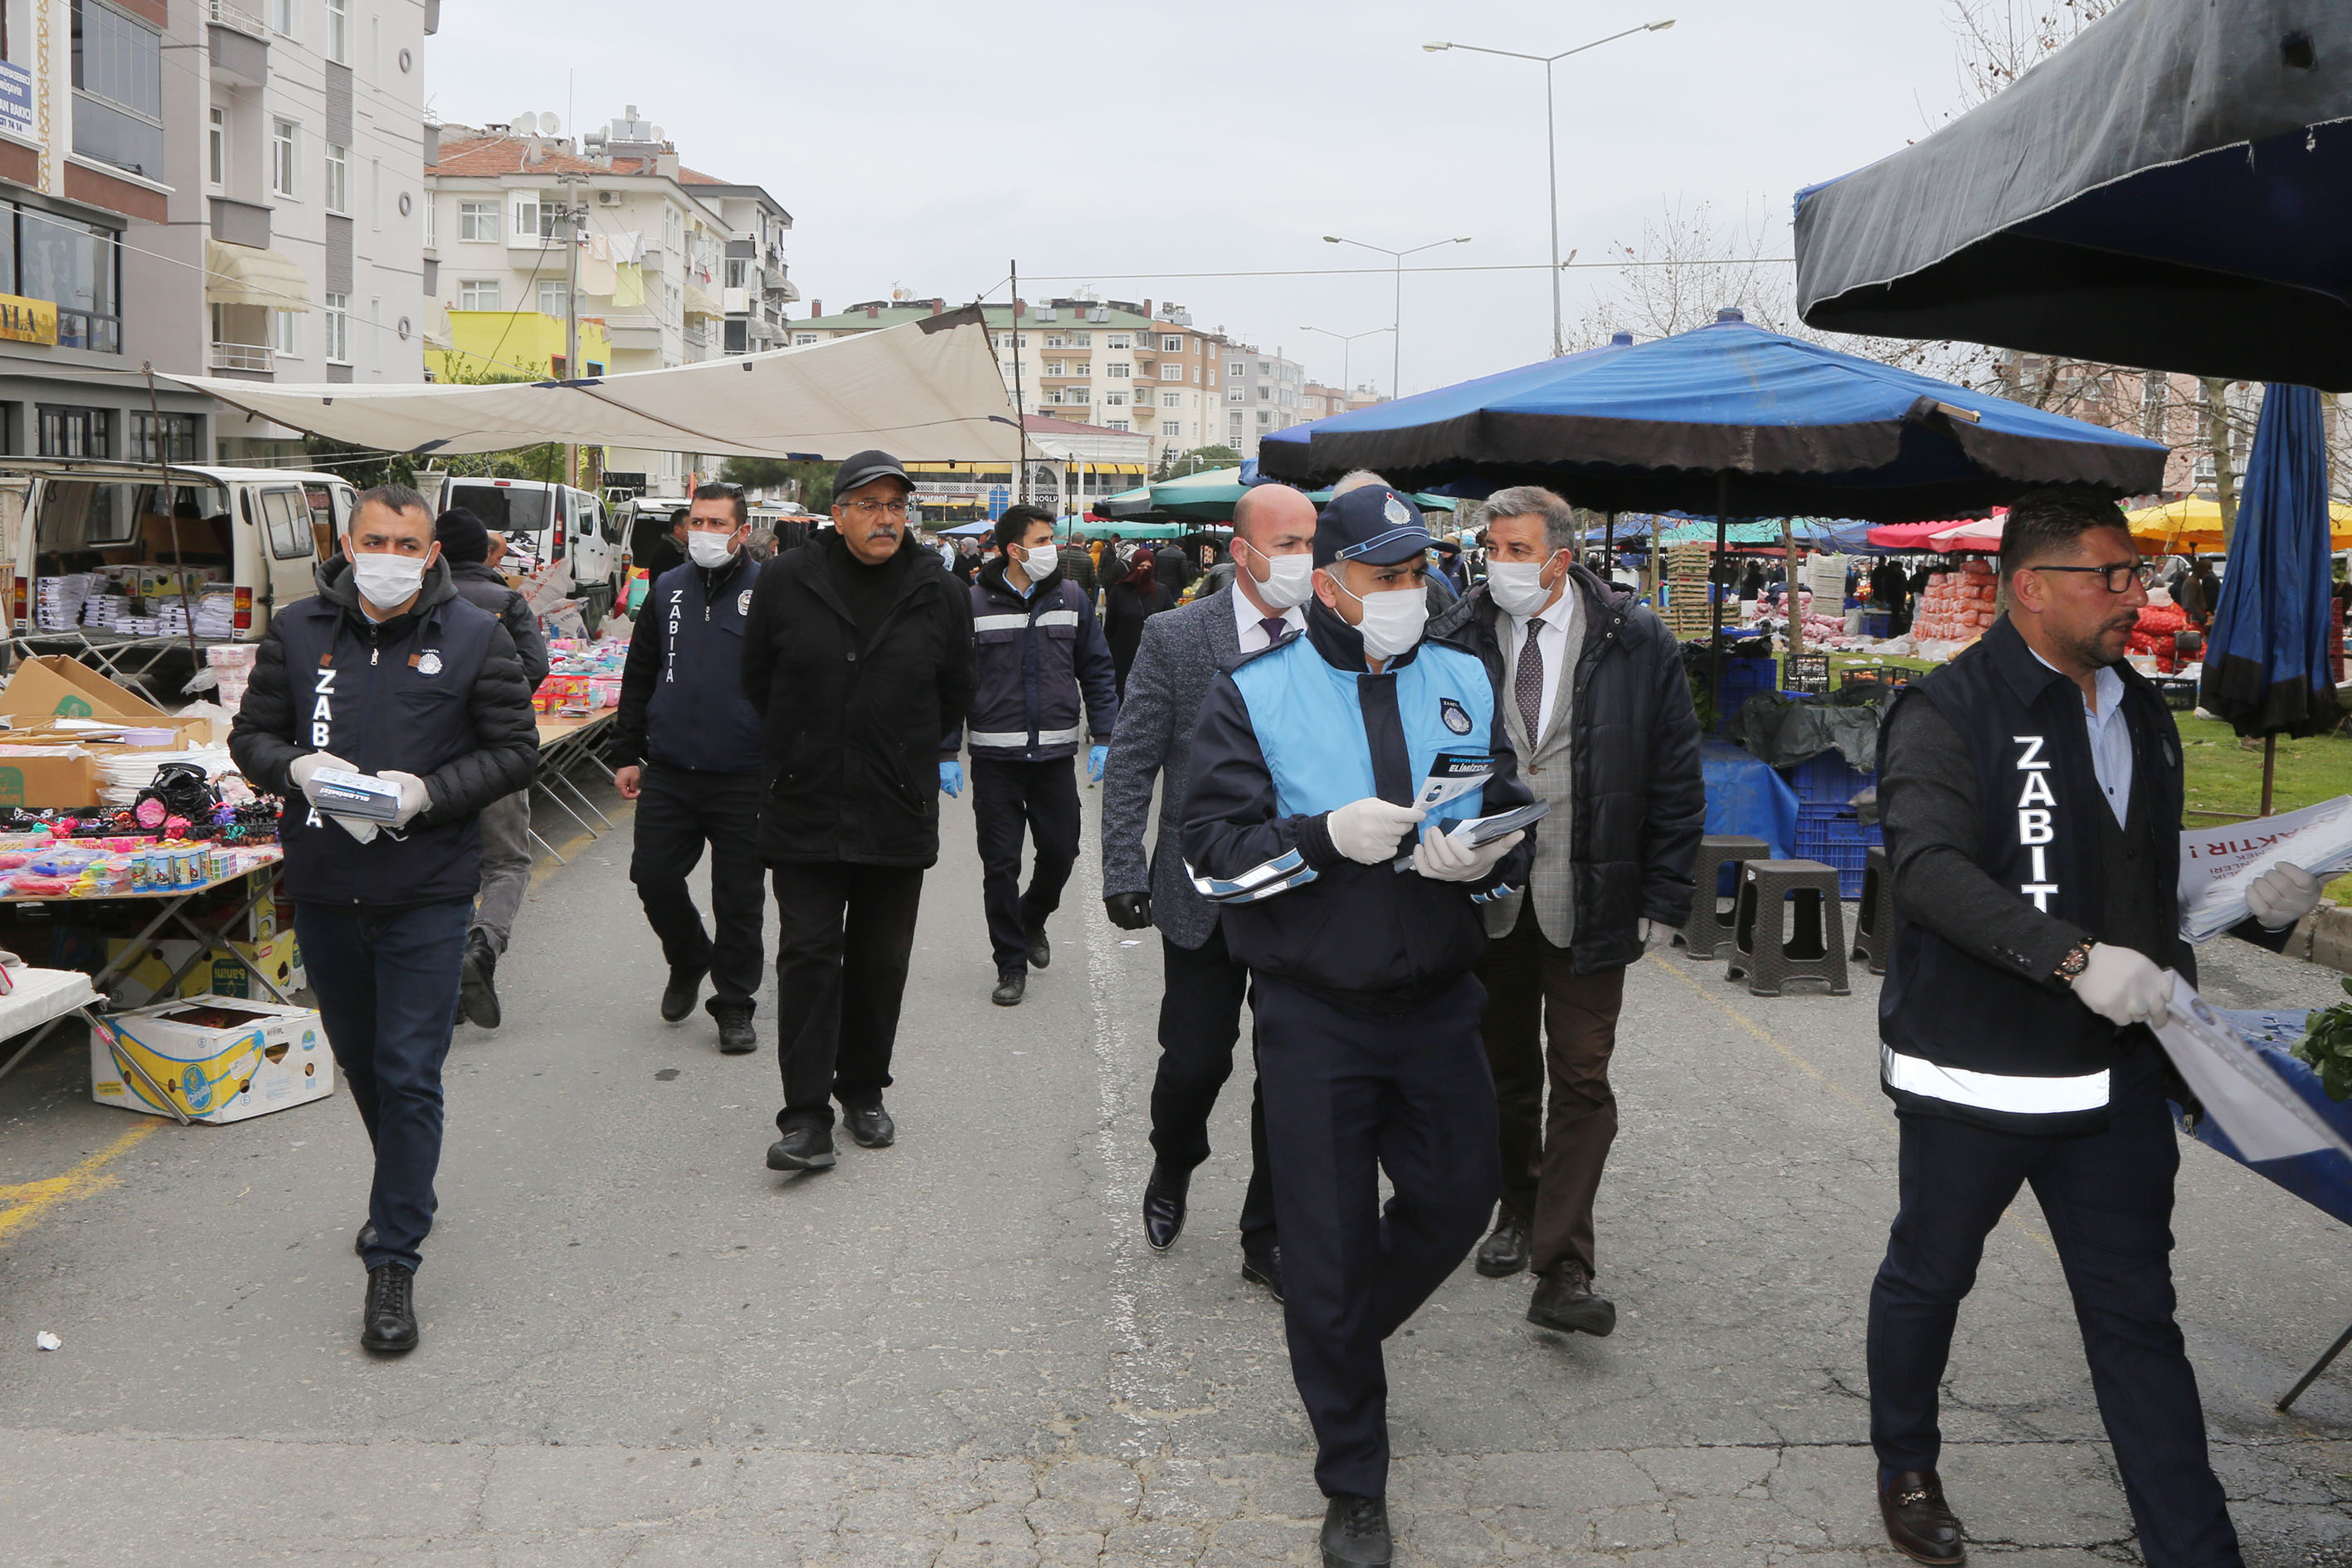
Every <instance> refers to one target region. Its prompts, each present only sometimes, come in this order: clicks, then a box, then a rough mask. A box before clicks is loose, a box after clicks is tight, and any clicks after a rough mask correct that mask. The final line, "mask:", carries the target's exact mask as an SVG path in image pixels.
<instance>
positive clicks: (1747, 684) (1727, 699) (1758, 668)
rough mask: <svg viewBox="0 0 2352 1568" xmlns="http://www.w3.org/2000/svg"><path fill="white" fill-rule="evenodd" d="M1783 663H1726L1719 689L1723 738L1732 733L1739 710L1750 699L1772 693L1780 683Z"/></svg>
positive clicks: (1718, 722)
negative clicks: (1761, 693)
mask: <svg viewBox="0 0 2352 1568" xmlns="http://www.w3.org/2000/svg"><path fill="white" fill-rule="evenodd" d="M1779 677H1780V662H1779V661H1778V660H1777V659H1769V658H1727V659H1725V660H1724V661H1723V680H1722V683H1721V684H1720V685H1718V686H1717V687H1716V689H1715V721H1716V723H1715V728H1716V732H1717V734H1720V735H1727V734H1729V733H1731V727H1732V725H1734V724H1735V723H1737V722H1738V720H1739V710H1741V709H1742V708H1745V707H1747V706H1748V699H1749V698H1750V697H1753V696H1755V695H1756V694H1757V693H1758V692H1759V691H1769V690H1771V689H1773V688H1774V687H1775V686H1776V685H1777V684H1778V683H1779Z"/></svg>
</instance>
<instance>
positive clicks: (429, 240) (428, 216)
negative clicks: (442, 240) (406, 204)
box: [417, 191, 441, 250]
mask: <svg viewBox="0 0 2352 1568" xmlns="http://www.w3.org/2000/svg"><path fill="white" fill-rule="evenodd" d="M417 199H418V200H419V201H421V202H423V203H424V204H425V214H424V216H425V249H427V250H434V249H437V248H438V245H437V243H436V237H435V234H434V231H435V230H436V229H437V228H438V227H439V226H440V225H439V224H438V223H437V222H436V220H435V216H434V209H435V208H436V207H438V206H439V205H441V204H440V203H439V202H438V201H436V199H435V198H434V195H433V193H432V192H431V191H426V192H425V194H424V195H421V196H419V197H418V198H417Z"/></svg>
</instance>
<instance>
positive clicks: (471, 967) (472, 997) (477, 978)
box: [457, 931, 499, 1029]
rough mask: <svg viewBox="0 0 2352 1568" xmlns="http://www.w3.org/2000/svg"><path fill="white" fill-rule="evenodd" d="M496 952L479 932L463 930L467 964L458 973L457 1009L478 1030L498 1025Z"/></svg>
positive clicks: (497, 960)
mask: <svg viewBox="0 0 2352 1568" xmlns="http://www.w3.org/2000/svg"><path fill="white" fill-rule="evenodd" d="M498 973H499V955H498V954H497V953H495V952H491V951H490V939H489V938H488V937H486V936H484V935H483V934H482V933H481V932H480V931H467V933H466V963H465V966H464V967H463V968H462V969H460V970H458V972H457V1010H458V1011H459V1012H461V1013H463V1014H465V1015H466V1022H467V1023H468V1024H471V1025H473V1026H474V1027H476V1028H478V1029H495V1028H497V1027H498V1026H499V987H498Z"/></svg>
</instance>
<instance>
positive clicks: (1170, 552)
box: [1151, 539, 1201, 605]
mask: <svg viewBox="0 0 2352 1568" xmlns="http://www.w3.org/2000/svg"><path fill="white" fill-rule="evenodd" d="M1151 570H1152V574H1153V576H1154V577H1156V578H1157V579H1158V580H1159V583H1160V586H1161V587H1163V588H1165V589H1167V590H1168V602H1169V603H1170V604H1171V605H1173V604H1175V603H1176V602H1177V601H1178V600H1179V599H1181V598H1182V597H1183V596H1184V590H1185V589H1187V588H1189V587H1191V586H1192V579H1193V578H1195V577H1197V576H1199V575H1200V574H1201V571H1200V567H1199V566H1198V565H1196V564H1195V563H1194V562H1193V560H1192V552H1191V551H1189V550H1187V549H1185V548H1184V546H1183V545H1182V544H1181V543H1179V542H1176V541H1175V540H1172V539H1171V540H1170V541H1169V542H1167V543H1165V544H1163V545H1161V546H1160V548H1159V549H1157V550H1155V551H1153V552H1151Z"/></svg>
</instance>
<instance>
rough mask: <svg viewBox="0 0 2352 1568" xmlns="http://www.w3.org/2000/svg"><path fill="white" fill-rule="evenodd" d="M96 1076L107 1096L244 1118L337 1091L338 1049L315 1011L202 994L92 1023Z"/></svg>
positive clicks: (149, 1107)
mask: <svg viewBox="0 0 2352 1568" xmlns="http://www.w3.org/2000/svg"><path fill="white" fill-rule="evenodd" d="M89 1081H90V1095H91V1098H93V1099H94V1100H97V1101H98V1102H99V1103H100V1104H101V1105H119V1106H121V1107H122V1108H123V1109H124V1110H142V1111H145V1112H146V1113H148V1114H149V1115H151V1116H169V1115H170V1114H171V1109H170V1107H172V1106H175V1107H177V1108H178V1109H179V1110H180V1111H181V1112H182V1113H183V1114H184V1115H185V1116H186V1117H187V1118H188V1119H189V1120H190V1121H214V1122H224V1121H245V1120H247V1118H249V1117H255V1116H267V1115H268V1114H269V1112H271V1111H273V1110H285V1109H287V1108H288V1107H289V1106H294V1105H301V1104H305V1103H307V1102H308V1101H310V1100H324V1099H326V1098H327V1097H328V1096H330V1095H331V1094H333V1093H334V1092H335V1058H334V1056H333V1054H332V1053H331V1051H329V1050H328V1048H327V1031H326V1028H325V1026H323V1025H322V1024H321V1023H320V1020H319V1015H318V1014H317V1013H315V1012H312V1011H310V1010H309V1009H307V1008H302V1007H280V1006H278V1005H276V1004H274V1003H269V1002H248V1001H246V1000H245V999H244V998H242V997H236V996H197V997H193V998H189V999H186V1000H183V1001H173V1002H159V1003H157V1004H155V1005H153V1006H152V1007H141V1008H137V1009H135V1010H134V1011H131V1012H129V1013H117V1014H115V1015H114V1016H112V1017H110V1018H108V1019H107V1020H106V1021H105V1024H104V1026H102V1027H100V1028H94V1029H92V1030H91V1031H90V1038H89ZM159 1097H161V1098H159ZM166 1099H168V1100H169V1106H167V1105H166V1104H165V1103H164V1101H165V1100H166Z"/></svg>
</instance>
